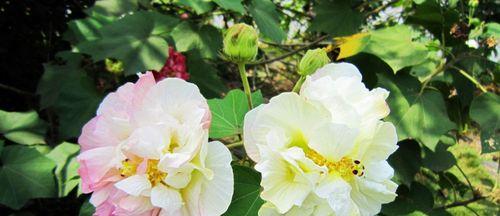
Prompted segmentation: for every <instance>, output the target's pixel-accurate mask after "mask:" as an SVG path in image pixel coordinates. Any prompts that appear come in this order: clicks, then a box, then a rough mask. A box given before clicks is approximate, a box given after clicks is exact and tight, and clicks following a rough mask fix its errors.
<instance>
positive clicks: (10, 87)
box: [0, 83, 35, 97]
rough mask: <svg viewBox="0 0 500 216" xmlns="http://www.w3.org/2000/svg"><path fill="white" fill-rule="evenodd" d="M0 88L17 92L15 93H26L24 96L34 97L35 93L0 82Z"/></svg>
mask: <svg viewBox="0 0 500 216" xmlns="http://www.w3.org/2000/svg"><path fill="white" fill-rule="evenodd" d="M0 88H3V89H5V90H9V91H11V92H14V93H17V94H21V95H26V96H30V97H35V94H33V93H31V92H28V91H24V90H21V89H18V88H15V87H12V86H8V85H5V84H1V83H0Z"/></svg>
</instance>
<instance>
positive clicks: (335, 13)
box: [310, 0, 364, 36]
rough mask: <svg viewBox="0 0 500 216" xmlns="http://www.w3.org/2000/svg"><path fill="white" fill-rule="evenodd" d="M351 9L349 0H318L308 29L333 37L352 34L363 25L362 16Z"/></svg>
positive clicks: (351, 5) (351, 4)
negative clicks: (314, 14) (314, 15)
mask: <svg viewBox="0 0 500 216" xmlns="http://www.w3.org/2000/svg"><path fill="white" fill-rule="evenodd" d="M353 8H354V6H353V3H352V1H349V0H333V1H332V0H320V1H318V3H317V5H315V6H314V12H315V13H316V17H314V19H313V20H312V21H311V27H310V29H311V30H313V31H319V32H325V33H328V34H331V35H333V36H346V35H350V34H354V33H356V32H358V30H359V28H360V26H361V25H362V24H363V20H364V16H363V14H361V13H360V12H359V11H358V10H355V9H353Z"/></svg>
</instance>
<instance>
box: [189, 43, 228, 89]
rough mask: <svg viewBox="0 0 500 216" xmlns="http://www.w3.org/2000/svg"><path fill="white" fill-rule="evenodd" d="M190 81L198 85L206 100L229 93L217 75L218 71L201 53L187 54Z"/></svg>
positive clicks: (192, 52) (195, 51)
mask: <svg viewBox="0 0 500 216" xmlns="http://www.w3.org/2000/svg"><path fill="white" fill-rule="evenodd" d="M186 59H187V69H188V73H189V76H190V78H189V81H190V82H193V83H194V84H196V85H197V86H198V87H199V88H200V91H201V93H202V94H203V96H205V97H206V98H214V97H219V96H220V95H221V94H222V93H223V92H226V91H227V87H226V86H225V84H224V82H222V80H221V79H220V78H219V76H218V75H217V69H216V68H215V67H213V66H212V65H211V64H209V63H207V62H206V61H205V60H204V59H203V58H202V57H201V54H200V53H199V51H197V50H193V51H189V52H187V53H186Z"/></svg>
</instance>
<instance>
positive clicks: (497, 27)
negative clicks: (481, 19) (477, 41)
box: [484, 22, 500, 40]
mask: <svg viewBox="0 0 500 216" xmlns="http://www.w3.org/2000/svg"><path fill="white" fill-rule="evenodd" d="M484 26H485V27H486V31H485V33H484V36H486V37H494V38H496V39H497V40H498V38H500V24H498V23H496V22H489V23H486V25H484Z"/></svg>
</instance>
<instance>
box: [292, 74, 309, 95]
mask: <svg viewBox="0 0 500 216" xmlns="http://www.w3.org/2000/svg"><path fill="white" fill-rule="evenodd" d="M304 81H306V76H300V78H299V80H298V81H297V83H295V86H294V87H293V90H292V91H293V92H295V93H299V91H300V87H302V84H303V83H304Z"/></svg>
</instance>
